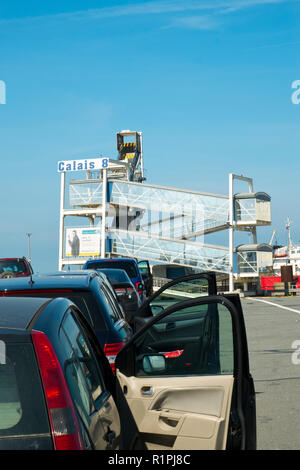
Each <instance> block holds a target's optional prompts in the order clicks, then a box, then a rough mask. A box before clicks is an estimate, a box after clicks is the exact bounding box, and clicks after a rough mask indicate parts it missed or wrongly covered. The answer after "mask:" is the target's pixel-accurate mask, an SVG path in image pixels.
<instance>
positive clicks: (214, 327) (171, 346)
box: [135, 303, 233, 376]
mask: <svg viewBox="0 0 300 470" xmlns="http://www.w3.org/2000/svg"><path fill="white" fill-rule="evenodd" d="M145 355H146V356H150V361H151V360H153V361H154V362H153V364H155V361H157V363H158V364H160V365H161V359H162V358H160V357H159V355H162V356H164V358H165V367H164V368H162V369H161V370H159V371H158V370H155V367H153V370H151V367H150V366H149V364H150V363H151V362H149V361H148V360H146V363H145V359H144V356H145ZM157 355H158V356H157ZM135 356H136V376H148V375H158V376H163V375H174V376H180V375H215V374H233V334H232V320H231V314H230V311H229V310H228V309H227V307H225V306H224V305H222V304H219V303H209V304H206V303H205V304H203V305H196V306H191V307H187V308H184V309H180V310H177V311H175V312H173V313H171V314H169V315H167V316H166V317H165V318H163V319H161V320H160V321H159V322H157V323H155V324H154V325H152V327H150V328H149V329H148V330H147V331H146V332H145V333H144V334H143V335H142V337H141V338H139V339H138V340H137V343H136V354H135ZM151 356H152V358H151ZM145 364H147V367H146V368H145Z"/></svg>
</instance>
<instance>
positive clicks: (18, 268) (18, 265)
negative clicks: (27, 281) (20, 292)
mask: <svg viewBox="0 0 300 470" xmlns="http://www.w3.org/2000/svg"><path fill="white" fill-rule="evenodd" d="M27 271H28V270H27V268H26V264H25V263H24V261H22V260H3V261H0V274H2V273H5V272H13V273H15V274H19V273H27Z"/></svg>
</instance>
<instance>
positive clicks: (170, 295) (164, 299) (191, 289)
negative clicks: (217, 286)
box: [150, 278, 208, 315]
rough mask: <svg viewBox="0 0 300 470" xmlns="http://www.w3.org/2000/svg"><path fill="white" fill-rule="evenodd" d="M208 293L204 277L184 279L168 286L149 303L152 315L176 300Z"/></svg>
mask: <svg viewBox="0 0 300 470" xmlns="http://www.w3.org/2000/svg"><path fill="white" fill-rule="evenodd" d="M206 295H208V281H207V279H204V278H198V279H190V280H184V281H182V282H177V283H176V284H174V285H173V286H170V287H168V288H167V289H165V290H164V291H162V292H161V294H159V295H158V296H156V297H155V298H154V299H153V300H152V302H151V303H150V307H151V310H152V313H153V315H157V314H158V313H161V311H162V310H163V309H165V308H168V307H171V306H172V305H173V304H175V303H176V302H179V301H182V300H189V299H193V298H196V297H201V296H206Z"/></svg>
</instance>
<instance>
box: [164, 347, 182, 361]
mask: <svg viewBox="0 0 300 470" xmlns="http://www.w3.org/2000/svg"><path fill="white" fill-rule="evenodd" d="M182 353H183V349H178V350H177V351H171V352H166V353H163V355H164V356H165V357H166V358H167V359H175V358H176V357H180V356H181V354H182Z"/></svg>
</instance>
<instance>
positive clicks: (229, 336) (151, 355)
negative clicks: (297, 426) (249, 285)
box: [116, 294, 256, 450]
mask: <svg viewBox="0 0 300 470" xmlns="http://www.w3.org/2000/svg"><path fill="white" fill-rule="evenodd" d="M116 375H117V379H118V383H119V396H120V401H119V411H120V414H121V418H122V419H121V422H122V423H126V425H125V429H123V439H124V448H125V449H143V448H144V449H149V450H154V449H155V450H158V449H161V450H192V449H205V450H212V449H238V450H240V449H255V448H256V413H255V391H254V385H253V380H252V377H251V375H250V372H249V360H248V348H247V339H246V331H245V325H244V319H243V313H242V307H241V303H240V299H239V296H238V295H234V294H231V295H229V296H221V295H217V296H216V295H213V296H210V295H209V296H204V297H197V298H194V299H190V300H185V301H183V302H176V303H173V305H171V306H169V307H168V308H166V309H163V310H162V311H161V313H159V314H157V315H155V316H154V317H152V318H151V319H150V320H149V321H148V322H147V324H145V325H144V326H143V327H142V328H141V329H140V330H139V331H138V332H137V333H136V334H135V335H134V337H133V338H132V339H131V340H130V342H129V343H128V344H127V345H125V346H124V348H123V349H122V350H121V352H120V353H119V354H118V356H117V359H116ZM121 398H122V399H121ZM122 400H123V404H122V403H121V402H122ZM120 403H121V405H120ZM132 419H133V420H134V421H135V423H136V433H135V436H134V439H133V438H132V434H130V433H129V432H128V430H127V429H126V426H127V423H129V422H130V420H132Z"/></svg>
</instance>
